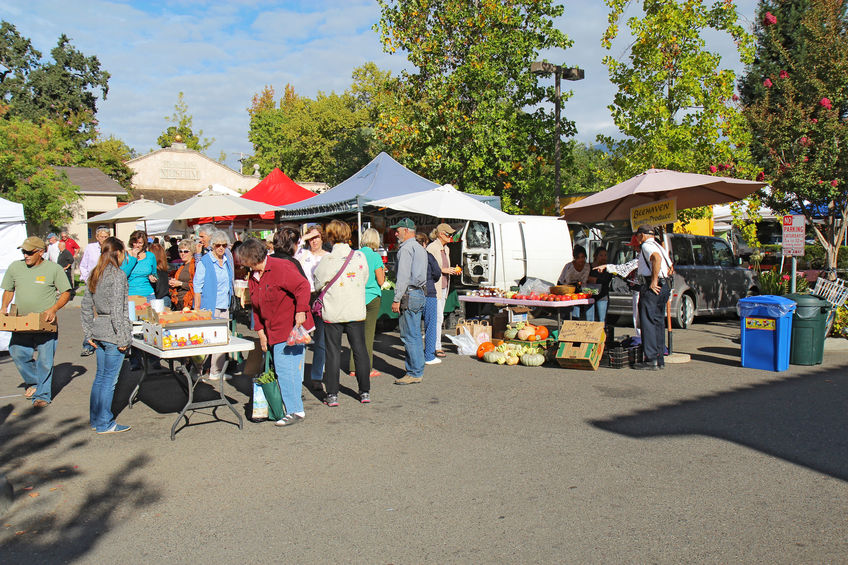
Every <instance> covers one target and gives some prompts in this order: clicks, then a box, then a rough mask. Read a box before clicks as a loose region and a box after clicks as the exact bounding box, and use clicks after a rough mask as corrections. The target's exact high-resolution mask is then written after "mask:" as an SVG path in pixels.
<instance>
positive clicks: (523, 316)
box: [507, 306, 530, 324]
mask: <svg viewBox="0 0 848 565" xmlns="http://www.w3.org/2000/svg"><path fill="white" fill-rule="evenodd" d="M507 313H508V314H509V323H510V324H511V323H513V322H529V321H530V308H528V307H527V306H510V307H509V308H508V309H507Z"/></svg>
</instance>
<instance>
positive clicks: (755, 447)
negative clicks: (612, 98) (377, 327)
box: [0, 301, 848, 564]
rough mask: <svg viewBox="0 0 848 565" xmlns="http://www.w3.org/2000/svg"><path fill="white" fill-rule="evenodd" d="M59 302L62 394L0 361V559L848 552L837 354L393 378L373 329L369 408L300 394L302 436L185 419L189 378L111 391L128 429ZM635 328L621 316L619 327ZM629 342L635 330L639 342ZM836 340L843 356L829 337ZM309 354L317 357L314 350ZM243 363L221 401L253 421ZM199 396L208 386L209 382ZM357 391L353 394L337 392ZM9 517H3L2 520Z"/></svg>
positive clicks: (730, 322)
mask: <svg viewBox="0 0 848 565" xmlns="http://www.w3.org/2000/svg"><path fill="white" fill-rule="evenodd" d="M80 333H81V332H80V323H79V307H78V301H77V305H76V306H74V305H70V306H69V307H66V308H65V309H64V310H62V311H61V312H60V338H59V348H58V351H57V355H56V375H55V383H54V394H55V398H54V402H53V404H52V405H51V406H50V407H48V408H46V409H44V410H42V411H34V410H33V409H32V408H30V407H29V402H28V401H26V400H25V399H24V398H23V396H22V394H23V386H22V385H21V381H20V377H19V376H18V373H17V370H16V369H15V367H14V364H13V363H12V362H11V360H10V359H9V357H8V356H5V357H2V358H0V474H5V475H6V476H7V477H8V479H9V481H10V482H11V484H12V485H13V487H14V500H13V502H12V504H11V506H10V507H9V508H8V509H7V511H6V512H5V514H3V515H2V521H0V526H2V527H0V563H4V564H16V563H150V562H161V563H200V562H205V563H281V562H288V563H330V562H335V563H385V564H388V563H394V564H406V563H413V564H415V563H507V562H509V563H624V562H629V563H684V562H685V563H793V564H795V563H838V562H844V561H845V559H846V555H848V521H846V511H845V507H846V506H845V501H846V500H848V483H846V481H848V439H846V433H845V422H846V409H848V379H846V366H847V365H848V350H846V348H845V347H844V346H843V344H844V343H846V342H839V343H834V346H833V347H829V348H828V351H827V352H826V355H825V360H824V363H823V364H822V365H820V366H813V367H803V366H794V365H793V366H790V368H789V370H788V371H785V372H782V373H774V372H768V371H760V370H753V369H745V368H742V367H741V366H740V362H739V359H740V351H739V348H740V346H739V321H738V320H734V319H723V320H722V319H711V320H706V321H699V323H696V324H695V325H694V326H693V327H692V328H691V329H688V330H679V331H676V332H675V334H674V343H675V349H676V350H677V351H680V352H684V353H688V354H690V355H691V361H690V362H689V363H684V364H680V365H668V366H667V367H666V369H665V370H663V371H657V372H644V371H633V370H629V369H619V370H616V369H611V368H600V369H598V370H597V371H576V370H567V369H561V368H558V367H553V366H548V365H546V366H544V367H541V368H535V367H534V368H529V367H521V366H518V367H507V366H495V365H489V364H484V363H482V362H479V361H477V360H476V359H472V358H469V357H460V356H458V355H456V354H449V355H448V357H447V358H446V359H445V360H444V362H443V363H442V364H440V365H435V366H428V367H427V368H426V370H425V377H424V381H423V382H422V383H421V384H415V385H409V386H394V385H392V381H393V380H394V378H396V377H400V376H402V375H403V373H404V370H403V361H402V345H401V343H400V340H399V339H398V335H397V333H396V332H387V333H383V334H380V335H378V337H377V342H376V347H375V349H376V352H375V357H376V360H375V367H376V368H377V369H378V370H380V371H382V372H383V375H382V376H380V377H375V378H374V379H373V380H372V399H373V401H372V403H371V404H370V405H362V404H359V403H358V402H357V401H356V399H355V398H354V397H353V396H352V394H353V392H354V391H355V388H356V383H355V379H354V378H353V377H349V376H343V377H342V385H343V387H346V388H345V389H343V392H342V395H341V397H340V403H341V405H340V406H339V407H338V408H328V407H326V406H324V405H322V404H321V403H320V401H319V400H318V399H317V398H315V397H314V396H313V395H311V394H310V393H309V392H308V391H306V390H305V389H304V394H305V395H306V401H305V406H306V412H307V416H306V419H305V420H304V421H303V422H302V423H300V424H298V425H296V426H293V427H291V428H277V427H275V426H273V425H272V424H271V423H268V422H264V423H252V422H249V421H245V426H244V429H243V430H239V429H238V427H237V426H236V425H235V423H234V422H235V421H236V419H235V417H234V415H233V414H232V413H231V412H230V411H229V410H227V409H226V408H219V409H218V411H217V416H218V417H219V418H220V420H216V419H215V418H213V416H212V415H211V410H204V411H201V412H200V413H197V414H194V415H193V416H191V418H190V425H189V426H188V427H183V428H182V429H181V430H180V431H179V432H178V433H177V436H176V441H171V440H170V438H169V432H170V428H171V424H172V423H173V422H174V420H175V418H176V414H177V412H178V410H179V408H180V406H181V405H182V403H183V402H184V399H185V393H184V391H183V389H182V388H181V387H180V385H179V383H178V381H177V380H176V379H174V378H173V377H171V376H168V375H159V376H153V377H151V378H150V379H149V380H148V381H145V383H144V386H142V388H141V394H140V397H139V398H140V402H138V403H137V404H136V405H134V407H133V408H132V409H129V408H127V407H126V401H127V398H128V396H129V393H130V391H131V390H132V387H133V386H134V385H135V383H136V381H137V379H138V373H125V374H122V377H121V379H120V381H119V384H118V388H117V392H116V401H115V407H117V408H120V409H121V412H120V415H119V416H118V421H119V422H120V423H123V424H129V425H131V426H132V430H131V431H129V432H127V433H124V434H118V435H112V436H98V435H96V434H95V433H94V432H92V431H91V430H90V429H89V427H88V397H89V392H90V387H91V382H92V379H93V375H94V371H95V361H94V357H85V358H83V357H80V355H79V351H80V339H81V335H80ZM625 333H628V330H627V328H625V327H619V328H617V335H619V336H620V335H622V334H625ZM630 333H632V331H631V332H630ZM837 346H839V347H837ZM307 360H309V354H307ZM257 361H258V359H257V358H255V357H254V358H253V359H251V360H250V361H249V362H248V367H247V368H246V369H245V374H238V373H237V374H236V376H235V377H234V379H233V380H232V381H230V382H229V383H227V384H226V385H225V390H226V393H227V395H228V397H230V398H231V399H232V400H233V401H234V402H236V403H237V404H238V406H239V407H238V410H239V411H242V412H243V411H244V410H245V404H246V403H247V401H248V395H249V392H250V386H251V385H250V376H251V374H252V373H253V372H255V370H256V367H257V366H258V362H257ZM201 388H202V389H203V391H204V394H207V395H211V394H212V391H211V389H210V388H208V387H207V386H206V385H201ZM345 390H347V392H345ZM0 513H2V512H0Z"/></svg>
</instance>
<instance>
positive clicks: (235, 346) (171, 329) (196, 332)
mask: <svg viewBox="0 0 848 565" xmlns="http://www.w3.org/2000/svg"><path fill="white" fill-rule="evenodd" d="M135 313H136V315H137V316H138V321H140V322H141V323H140V324H134V325H133V332H134V334H133V340H132V347H133V349H136V350H138V351H139V352H141V354H142V367H143V371H142V374H141V378H140V379H139V381H138V384H137V385H136V387H135V389H134V390H133V392H132V394H130V399H129V407H130V408H132V406H133V402H134V401H135V399H136V397H137V395H138V392H139V389H140V388H141V385H142V383H143V382H144V379H145V378H146V377H147V376H148V375H149V374H150V372H151V371H150V362H149V358H150V356H153V357H156V358H158V359H166V360H169V361H171V362H173V368H172V369H169V370H168V371H167V372H170V373H172V374H174V375H175V376H177V377H179V376H182V377H184V378H185V383H186V387H185V388H186V390H187V394H188V398H187V401H186V404H185V406H184V407H183V409H182V410H181V411H180V413H179V415H178V416H177V419H176V421H175V422H174V424H173V426H171V439H172V440H173V439H174V438H175V434H176V429H177V426H178V425H179V424H180V422H181V421H182V419H183V416H185V414H186V412H188V411H189V410H199V409H201V408H214V407H217V406H226V407H228V408H229V409H230V410H232V411H233V414H235V415H236V417H237V418H238V426H239V429H241V428H242V427H243V422H242V417H241V414H239V412H238V411H237V410H236V409H235V407H234V406H233V405H232V404H231V403H230V402H229V401H228V400H227V398H226V397H225V396H224V379H220V381H219V392H220V396H219V397H218V398H215V399H213V400H206V401H202V402H195V401H194V389H195V387H196V386H197V384H198V383H199V382H201V379H200V378H199V375H198V374H197V373H198V370H197V366H196V363H195V362H193V360H192V358H193V357H197V359H200V360H202V359H205V356H206V355H212V354H216V353H235V352H246V351H250V350H252V349H253V348H254V347H255V346H254V343H253V342H252V341H250V340H246V339H242V338H239V337H232V336H231V335H230V332H229V327H228V322H227V320H226V319H215V318H213V317H212V312H209V311H207V310H189V309H187V308H186V309H184V310H183V311H181V312H170V311H166V312H156V311H153V310H152V309H150V308H149V307H145V306H143V305H137V307H136V312H135ZM227 363H229V361H228V362H227ZM226 370H227V366H226V365H224V371H223V372H224V373H226Z"/></svg>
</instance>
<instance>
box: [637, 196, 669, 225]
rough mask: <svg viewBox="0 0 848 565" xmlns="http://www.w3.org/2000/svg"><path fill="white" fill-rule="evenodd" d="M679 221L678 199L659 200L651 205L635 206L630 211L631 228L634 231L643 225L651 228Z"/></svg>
mask: <svg viewBox="0 0 848 565" xmlns="http://www.w3.org/2000/svg"><path fill="white" fill-rule="evenodd" d="M676 221H677V199H676V198H669V199H668V200H657V201H656V202H651V203H650V204H643V205H642V206H635V207H633V208H631V209H630V227H631V228H633V231H636V228H638V227H639V226H641V225H642V224H647V225H649V226H664V225H666V224H673V223H674V222H676Z"/></svg>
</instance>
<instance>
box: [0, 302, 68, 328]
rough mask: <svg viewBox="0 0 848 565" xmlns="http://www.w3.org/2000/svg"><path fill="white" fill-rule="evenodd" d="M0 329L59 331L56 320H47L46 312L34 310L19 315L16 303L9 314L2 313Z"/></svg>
mask: <svg viewBox="0 0 848 565" xmlns="http://www.w3.org/2000/svg"><path fill="white" fill-rule="evenodd" d="M0 330H2V331H4V332H57V331H59V327H58V326H57V325H56V321H55V320H54V321H53V322H49V323H48V322H47V320H46V315H45V314H44V312H33V313H31V314H26V315H24V316H18V308H17V306H15V305H14V304H12V307H11V308H9V314H7V315H0Z"/></svg>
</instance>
